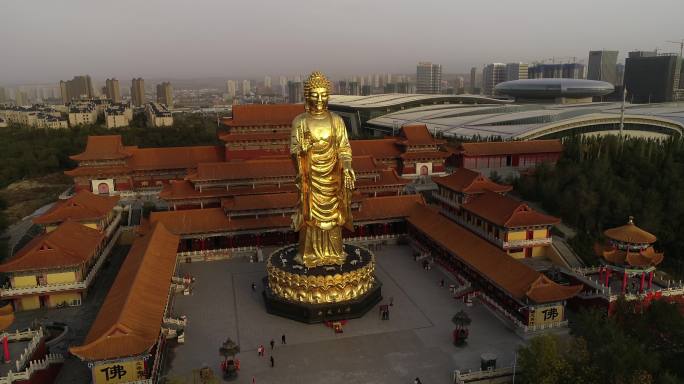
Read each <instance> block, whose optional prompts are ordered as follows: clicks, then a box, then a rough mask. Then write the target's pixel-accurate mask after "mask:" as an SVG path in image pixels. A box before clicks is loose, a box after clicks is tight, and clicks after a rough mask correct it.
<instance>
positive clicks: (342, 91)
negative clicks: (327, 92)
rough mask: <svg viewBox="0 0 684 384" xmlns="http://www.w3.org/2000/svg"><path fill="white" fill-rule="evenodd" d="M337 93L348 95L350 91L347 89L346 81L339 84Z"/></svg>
mask: <svg viewBox="0 0 684 384" xmlns="http://www.w3.org/2000/svg"><path fill="white" fill-rule="evenodd" d="M337 93H338V94H340V95H348V94H349V89H348V88H347V82H346V81H345V80H340V81H339V82H338V83H337Z"/></svg>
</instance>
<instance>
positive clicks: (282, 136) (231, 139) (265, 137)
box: [219, 132, 290, 143]
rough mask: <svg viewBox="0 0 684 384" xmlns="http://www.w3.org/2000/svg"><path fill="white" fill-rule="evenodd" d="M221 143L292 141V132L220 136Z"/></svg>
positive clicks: (227, 134)
mask: <svg viewBox="0 0 684 384" xmlns="http://www.w3.org/2000/svg"><path fill="white" fill-rule="evenodd" d="M219 139H220V140H221V141H225V142H226V143H235V142H240V141H273V140H287V141H288V143H289V141H290V132H263V133H262V132H258V133H226V134H223V135H221V136H219Z"/></svg>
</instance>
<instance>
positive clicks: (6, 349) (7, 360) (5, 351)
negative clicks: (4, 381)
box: [2, 335, 11, 364]
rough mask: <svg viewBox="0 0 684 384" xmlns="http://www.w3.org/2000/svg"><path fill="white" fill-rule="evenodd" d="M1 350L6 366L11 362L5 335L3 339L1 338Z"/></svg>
mask: <svg viewBox="0 0 684 384" xmlns="http://www.w3.org/2000/svg"><path fill="white" fill-rule="evenodd" d="M2 350H3V352H4V355H5V356H4V357H5V363H6V364H7V363H9V362H10V361H11V360H10V352H9V338H8V337H7V335H5V337H3V338H2Z"/></svg>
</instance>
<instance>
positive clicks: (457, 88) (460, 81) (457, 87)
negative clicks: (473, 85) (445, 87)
mask: <svg viewBox="0 0 684 384" xmlns="http://www.w3.org/2000/svg"><path fill="white" fill-rule="evenodd" d="M454 93H455V94H457V95H460V94H462V93H465V79H464V78H463V76H459V77H457V78H456V81H455V82H454Z"/></svg>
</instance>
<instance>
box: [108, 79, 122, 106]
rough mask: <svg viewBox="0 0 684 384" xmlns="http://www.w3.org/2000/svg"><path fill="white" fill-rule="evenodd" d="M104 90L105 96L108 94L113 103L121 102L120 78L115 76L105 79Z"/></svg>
mask: <svg viewBox="0 0 684 384" xmlns="http://www.w3.org/2000/svg"><path fill="white" fill-rule="evenodd" d="M104 91H105V92H104V93H105V96H107V98H108V99H110V100H111V101H112V102H113V103H119V102H121V88H120V87H119V80H117V79H114V78H112V79H107V80H105V87H104Z"/></svg>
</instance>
